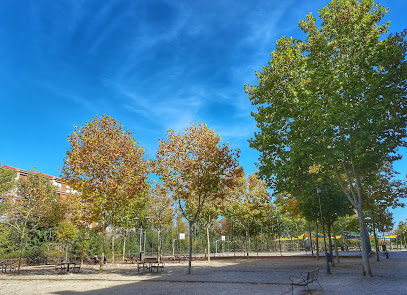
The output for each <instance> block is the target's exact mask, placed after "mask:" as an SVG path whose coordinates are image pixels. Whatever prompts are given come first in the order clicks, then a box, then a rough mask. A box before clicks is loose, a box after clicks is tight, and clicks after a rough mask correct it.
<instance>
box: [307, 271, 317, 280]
mask: <svg viewBox="0 0 407 295" xmlns="http://www.w3.org/2000/svg"><path fill="white" fill-rule="evenodd" d="M318 272H319V268H317V269H314V270H311V271H309V272H308V273H307V281H309V282H311V281H313V280H317V279H318Z"/></svg>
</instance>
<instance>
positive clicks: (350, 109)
mask: <svg viewBox="0 0 407 295" xmlns="http://www.w3.org/2000/svg"><path fill="white" fill-rule="evenodd" d="M386 12H387V10H386V9H384V8H383V7H381V6H380V5H378V4H374V1H373V0H361V1H360V2H359V1H357V0H333V1H331V2H330V3H329V4H328V5H327V6H326V7H324V8H323V9H322V10H320V11H319V14H320V17H321V19H322V24H321V27H320V28H318V27H317V25H316V19H315V18H314V17H313V16H312V15H311V14H309V15H308V16H307V19H306V20H302V21H301V22H300V28H301V29H302V30H303V31H304V32H305V34H306V35H307V39H306V40H304V41H301V40H295V39H293V38H290V39H287V38H285V37H283V38H281V39H279V40H278V41H277V46H276V50H275V51H273V52H272V53H271V56H272V59H271V61H270V62H269V65H268V66H266V67H264V68H263V71H262V72H258V73H256V75H257V78H258V79H259V83H258V85H257V86H246V92H247V93H248V94H249V97H250V99H251V101H252V103H253V104H254V105H257V107H258V109H257V110H258V112H257V113H254V114H253V116H254V118H255V119H256V121H257V126H258V127H259V128H260V132H259V133H257V134H255V138H254V139H252V140H251V146H252V147H254V148H256V149H258V150H259V151H260V152H261V157H260V173H261V174H262V175H263V177H265V178H266V179H274V177H276V179H277V180H279V181H282V180H284V179H287V178H289V177H290V172H289V171H290V170H293V169H294V170H295V169H296V170H303V171H306V170H307V169H308V168H309V167H311V166H312V165H321V169H324V170H325V171H329V172H332V173H334V174H335V175H336V177H337V180H338V182H339V184H340V185H341V188H342V190H343V192H344V194H345V195H346V196H347V198H348V200H349V201H350V202H351V204H352V206H353V208H354V209H355V211H356V212H357V215H358V219H359V226H360V232H361V237H362V247H363V248H362V249H363V251H362V258H363V259H362V261H363V273H364V274H365V275H368V276H371V275H372V274H371V269H370V264H369V260H368V251H369V246H370V242H369V237H368V233H367V230H366V225H365V221H364V215H363V200H364V196H365V187H364V183H365V182H366V181H367V179H368V178H369V177H370V176H371V175H373V174H375V173H376V171H378V169H379V168H380V167H382V166H383V164H384V163H385V162H393V161H394V160H396V159H399V158H400V156H399V155H397V149H398V147H400V146H406V141H405V137H406V126H407V120H406V118H407V107H406V89H407V63H406V59H405V56H406V49H407V42H406V40H405V33H403V34H395V35H392V34H391V35H388V36H384V34H386V33H387V32H388V26H389V23H385V24H380V22H381V20H382V18H383V17H384V15H385V14H386ZM270 183H271V184H275V182H274V181H273V180H271V181H270Z"/></svg>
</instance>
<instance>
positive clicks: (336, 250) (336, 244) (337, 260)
mask: <svg viewBox="0 0 407 295" xmlns="http://www.w3.org/2000/svg"><path fill="white" fill-rule="evenodd" d="M332 235H333V236H334V247H335V255H336V263H339V251H338V242H337V240H336V233H335V230H334V229H333V227H332Z"/></svg>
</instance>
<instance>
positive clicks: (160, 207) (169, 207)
mask: <svg viewBox="0 0 407 295" xmlns="http://www.w3.org/2000/svg"><path fill="white" fill-rule="evenodd" d="M173 202H174V201H173V198H172V197H171V196H170V194H169V192H168V191H167V189H166V188H165V187H164V186H163V185H161V184H156V185H155V187H154V189H153V193H152V194H151V196H150V199H149V202H148V209H147V215H148V216H149V217H150V219H149V222H150V224H151V225H152V226H153V227H154V228H155V229H156V230H157V259H158V261H160V259H161V240H160V233H161V232H162V231H163V230H164V229H166V228H169V227H171V225H172V223H173V220H174V215H175V212H174V208H173Z"/></svg>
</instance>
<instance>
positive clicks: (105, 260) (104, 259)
mask: <svg viewBox="0 0 407 295" xmlns="http://www.w3.org/2000/svg"><path fill="white" fill-rule="evenodd" d="M106 262H107V258H106V254H105V257H103V263H104V264H106Z"/></svg>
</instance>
